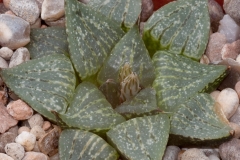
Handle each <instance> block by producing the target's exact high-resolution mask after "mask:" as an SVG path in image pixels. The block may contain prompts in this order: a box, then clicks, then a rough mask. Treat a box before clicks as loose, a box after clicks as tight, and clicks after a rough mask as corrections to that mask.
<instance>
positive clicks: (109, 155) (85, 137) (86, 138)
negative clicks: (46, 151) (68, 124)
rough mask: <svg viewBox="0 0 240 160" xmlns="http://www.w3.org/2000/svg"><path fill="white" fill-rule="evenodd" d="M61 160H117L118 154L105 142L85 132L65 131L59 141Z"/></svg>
mask: <svg viewBox="0 0 240 160" xmlns="http://www.w3.org/2000/svg"><path fill="white" fill-rule="evenodd" d="M59 156H60V159H61V160H80V159H81V160H90V159H91V160H118V157H119V155H118V153H117V152H116V150H115V149H114V148H113V147H111V146H110V145H109V144H108V143H107V142H106V141H104V140H103V139H102V138H101V137H99V136H98V135H96V134H93V133H91V132H87V131H81V130H73V129H67V130H64V131H63V132H62V133H61V136H60V139H59Z"/></svg>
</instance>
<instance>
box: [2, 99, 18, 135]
mask: <svg viewBox="0 0 240 160" xmlns="http://www.w3.org/2000/svg"><path fill="white" fill-rule="evenodd" d="M0 115H1V116H0V122H1V123H0V133H4V132H5V131H6V130H8V129H9V128H10V127H12V126H15V125H16V124H17V123H18V121H17V120H15V119H13V117H12V116H11V115H9V114H8V112H7V109H6V107H5V106H4V105H3V104H1V103H0Z"/></svg>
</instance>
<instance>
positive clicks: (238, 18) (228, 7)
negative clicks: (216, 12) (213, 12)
mask: <svg viewBox="0 0 240 160" xmlns="http://www.w3.org/2000/svg"><path fill="white" fill-rule="evenodd" d="M223 8H224V10H225V12H226V13H227V14H229V15H230V16H231V17H232V18H233V19H234V20H235V22H237V23H238V25H240V12H239V8H240V1H239V0H224V4H223Z"/></svg>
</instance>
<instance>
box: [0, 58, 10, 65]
mask: <svg viewBox="0 0 240 160" xmlns="http://www.w3.org/2000/svg"><path fill="white" fill-rule="evenodd" d="M0 68H8V63H7V61H6V60H5V59H3V58H2V57H0Z"/></svg>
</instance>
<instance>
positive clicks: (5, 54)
mask: <svg viewBox="0 0 240 160" xmlns="http://www.w3.org/2000/svg"><path fill="white" fill-rule="evenodd" d="M12 55H13V51H12V50H11V49H10V48H8V47H2V48H1V49H0V56H1V57H2V58H3V59H5V60H10V59H11V57H12Z"/></svg>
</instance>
